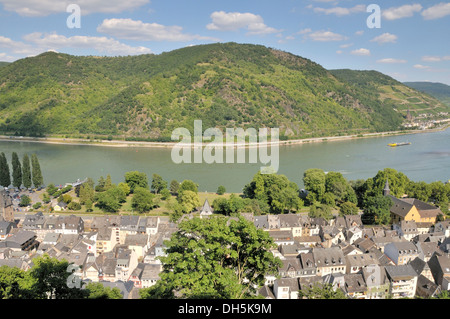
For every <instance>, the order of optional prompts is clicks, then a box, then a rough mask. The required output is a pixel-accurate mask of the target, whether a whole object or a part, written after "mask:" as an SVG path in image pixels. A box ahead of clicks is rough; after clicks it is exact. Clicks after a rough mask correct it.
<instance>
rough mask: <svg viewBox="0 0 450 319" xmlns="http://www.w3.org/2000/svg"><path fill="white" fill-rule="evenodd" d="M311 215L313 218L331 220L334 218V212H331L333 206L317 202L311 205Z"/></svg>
mask: <svg viewBox="0 0 450 319" xmlns="http://www.w3.org/2000/svg"><path fill="white" fill-rule="evenodd" d="M308 216H309V217H312V218H320V217H321V218H325V219H326V220H330V219H332V218H333V214H332V213H331V207H330V206H328V205H326V204H319V203H315V204H313V205H311V207H310V210H309V214H308Z"/></svg>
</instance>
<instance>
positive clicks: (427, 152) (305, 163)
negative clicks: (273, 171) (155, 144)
mask: <svg viewBox="0 0 450 319" xmlns="http://www.w3.org/2000/svg"><path fill="white" fill-rule="evenodd" d="M393 142H411V145H408V146H401V147H396V148H391V147H389V146H387V144H388V143H393ZM0 151H1V152H4V153H5V155H6V157H7V160H8V163H9V164H10V166H11V154H12V152H14V151H15V152H17V153H18V155H19V157H20V158H22V156H23V154H24V153H28V154H29V155H31V154H32V153H36V154H37V156H38V158H39V161H40V164H41V170H42V173H43V176H44V183H45V184H49V183H55V184H64V183H66V182H74V181H76V180H77V179H78V178H79V179H84V178H85V177H91V178H93V179H94V181H97V180H98V178H99V177H100V176H104V177H106V176H107V175H108V174H110V175H111V178H112V180H113V182H114V183H119V182H121V181H123V180H124V175H125V173H126V172H128V171H134V170H137V171H141V172H145V173H146V174H147V175H148V177H149V180H151V176H152V174H154V173H157V174H159V175H161V176H162V177H163V178H164V179H165V180H167V181H168V182H170V181H171V180H172V179H176V180H178V181H182V180H184V179H191V180H193V181H195V182H196V183H198V184H199V191H208V192H215V191H216V190H217V187H218V186H219V185H223V186H225V188H226V189H227V191H228V192H241V191H242V188H243V187H244V185H245V184H247V183H248V182H250V181H251V179H252V177H253V175H254V174H256V172H258V170H259V169H260V167H261V166H264V164H262V163H260V162H259V163H255V164H238V163H235V164H217V163H214V164H207V163H204V162H203V163H201V164H186V163H181V164H175V163H174V162H173V161H172V159H171V149H170V148H143V147H126V148H117V147H103V146H92V145H58V144H44V143H33V142H25V141H20V142H16V141H1V142H0ZM386 167H390V168H394V169H396V170H398V171H401V172H403V173H404V174H406V175H407V176H408V177H409V178H410V179H411V180H414V181H426V182H432V181H443V182H446V181H448V180H449V179H450V129H447V130H445V131H439V132H428V133H419V134H408V135H398V136H391V137H372V138H362V139H351V140H342V141H332V142H331V141H329V142H320V143H306V144H299V145H286V146H280V148H279V169H278V173H279V174H285V175H286V176H287V177H288V178H289V179H290V180H291V181H294V182H296V183H297V184H298V185H299V187H302V186H303V181H302V176H303V172H304V171H305V170H306V169H309V168H321V169H323V170H324V171H338V172H341V173H342V174H343V175H344V177H346V178H347V179H348V180H355V179H367V178H369V177H373V176H375V175H376V173H377V172H378V171H379V170H382V169H384V168H386Z"/></svg>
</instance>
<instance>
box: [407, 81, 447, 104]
mask: <svg viewBox="0 0 450 319" xmlns="http://www.w3.org/2000/svg"><path fill="white" fill-rule="evenodd" d="M403 84H405V85H406V86H409V87H411V88H413V89H415V90H417V91H420V92H424V93H427V94H429V95H431V96H433V97H435V98H437V99H438V100H440V101H441V102H443V103H445V104H447V105H448V106H450V86H449V85H447V84H443V83H434V82H404V83H403Z"/></svg>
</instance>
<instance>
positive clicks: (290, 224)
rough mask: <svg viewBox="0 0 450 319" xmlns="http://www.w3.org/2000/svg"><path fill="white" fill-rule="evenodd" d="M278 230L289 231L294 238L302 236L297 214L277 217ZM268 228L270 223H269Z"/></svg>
mask: <svg viewBox="0 0 450 319" xmlns="http://www.w3.org/2000/svg"><path fill="white" fill-rule="evenodd" d="M278 219H279V225H280V226H279V227H280V230H290V231H292V235H293V236H294V237H300V236H302V225H301V222H300V217H299V215H297V214H282V215H279V216H278ZM269 226H270V222H269Z"/></svg>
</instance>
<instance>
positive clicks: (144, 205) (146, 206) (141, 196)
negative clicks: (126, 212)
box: [131, 186, 155, 213]
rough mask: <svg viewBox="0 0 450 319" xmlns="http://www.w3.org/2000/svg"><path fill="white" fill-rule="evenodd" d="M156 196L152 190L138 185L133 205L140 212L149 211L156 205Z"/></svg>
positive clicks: (132, 201)
mask: <svg viewBox="0 0 450 319" xmlns="http://www.w3.org/2000/svg"><path fill="white" fill-rule="evenodd" d="M154 196H155V195H153V194H152V193H151V192H150V190H148V189H146V188H143V187H140V186H137V187H136V188H135V189H134V194H133V198H132V199H131V207H133V209H134V210H136V211H137V212H139V213H145V212H148V211H150V210H151V209H152V208H153V206H154V203H153V199H154Z"/></svg>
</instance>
